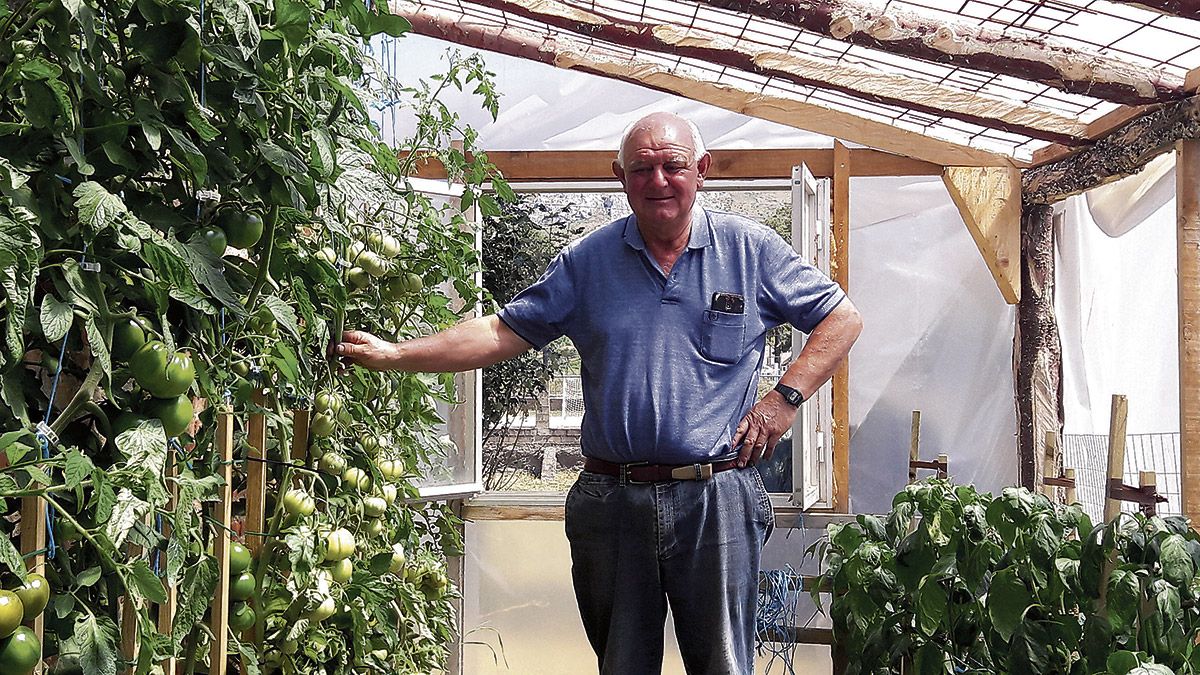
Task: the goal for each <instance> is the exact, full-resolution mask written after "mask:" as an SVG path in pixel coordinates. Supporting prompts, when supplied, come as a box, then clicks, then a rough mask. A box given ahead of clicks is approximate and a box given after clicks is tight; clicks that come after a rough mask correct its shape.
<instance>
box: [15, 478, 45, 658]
mask: <svg viewBox="0 0 1200 675" xmlns="http://www.w3.org/2000/svg"><path fill="white" fill-rule="evenodd" d="M45 550H46V500H44V499H42V498H41V497H22V498H21V553H33V552H34V551H37V552H38V553H36V554H34V555H31V556H29V557H28V558H26V559H25V569H27V570H28V571H30V572H37V573H38V574H41V575H43V576H45V574H46V554H45ZM44 614H45V612H43V613H42V614H38V615H37V616H36V617H34V619H33V621H29V622H27V623H26V624H25V625H27V626H29V628H30V630H32V631H33V634H34V635H35V636H37V639H38V643H39V644H45V641H44V640H43V639H42V638H43V637H44V635H45V624H46V621H45V618H44ZM43 653H45V650H44V649H43ZM44 672H46V666H45V664H44V663H43V662H42V661H41V660H40V659H39V660H38V664H37V666H35V667H34V669H33V673H34V675H41V674H42V673H44Z"/></svg>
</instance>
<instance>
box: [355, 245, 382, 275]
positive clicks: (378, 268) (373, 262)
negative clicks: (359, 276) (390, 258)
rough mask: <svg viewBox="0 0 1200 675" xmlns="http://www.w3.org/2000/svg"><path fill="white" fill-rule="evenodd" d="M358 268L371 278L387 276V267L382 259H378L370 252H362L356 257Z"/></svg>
mask: <svg viewBox="0 0 1200 675" xmlns="http://www.w3.org/2000/svg"><path fill="white" fill-rule="evenodd" d="M358 266H359V267H361V268H363V269H364V270H366V271H367V274H370V275H371V276H373V277H381V276H383V275H385V274H387V273H388V267H389V265H388V264H387V263H386V262H385V261H384V260H383V258H380V257H379V256H377V255H375V253H373V252H371V251H363V252H362V254H361V255H359V256H358Z"/></svg>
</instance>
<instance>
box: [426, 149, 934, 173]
mask: <svg viewBox="0 0 1200 675" xmlns="http://www.w3.org/2000/svg"><path fill="white" fill-rule="evenodd" d="M616 140H617V139H615V138H614V139H613V142H614V143H615V142H616ZM845 152H846V154H847V156H849V157H851V158H853V162H852V163H851V165H850V166H851V167H852V172H851V174H850V175H851V176H854V177H863V176H940V175H941V174H942V167H941V166H940V165H938V164H931V163H929V162H922V161H920V160H916V159H909V158H908V157H901V156H900V155H893V154H890V153H886V152H880V151H879V150H872V149H870V148H849V149H846V150H845ZM486 154H487V158H488V161H490V162H491V163H492V164H494V165H496V168H497V169H499V170H500V173H501V174H503V175H504V179H505V180H506V181H508V182H509V183H529V182H537V183H541V182H555V181H605V182H613V183H614V184H615V183H616V179H615V178H614V177H613V174H612V161H613V159H615V158H616V156H617V150H616V148H613V149H612V150H489V151H488V152H487V153H486ZM709 154H711V155H712V168H711V169H709V172H708V179H709V180H788V179H790V178H791V177H792V167H793V166H796V165H798V164H804V165H806V166H808V168H809V170H810V171H812V174H813V175H814V176H816V177H817V178H830V177H832V176H833V174H834V151H833V149H832V148H797V149H763V150H741V149H730V150H709ZM414 175H415V176H416V177H417V178H431V179H445V178H446V169H445V167H444V166H442V165H441V164H440V163H438V162H437V161H436V160H435V159H433V158H426V160H425V161H422V162H418V163H416V173H415V174H414Z"/></svg>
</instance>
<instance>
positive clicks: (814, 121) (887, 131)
mask: <svg viewBox="0 0 1200 675" xmlns="http://www.w3.org/2000/svg"><path fill="white" fill-rule="evenodd" d="M392 9H393V11H394V12H395V13H396V14H398V15H400V16H403V17H404V18H405V19H407V20H408V21H409V22H410V23H411V24H412V27H413V31H414V32H415V33H417V34H419V35H425V36H428V37H433V38H438V39H441V40H446V41H449V42H454V43H456V44H461V45H466V46H469V47H475V48H477V49H484V50H488V51H494V52H498V53H501V54H507V55H509V56H516V57H519V58H525V59H530V60H533V61H538V62H541V63H547V64H550V65H553V66H556V67H559V68H565V69H570V70H578V71H580V72H586V73H591V74H595V75H601V76H603V77H608V78H612V79H617V80H622V81H625V82H633V83H635V84H638V85H641V86H645V87H650V88H652V89H656V90H659V91H665V92H669V93H673V94H677V95H680V96H684V97H687V98H690V99H692V100H695V101H700V102H702V103H708V104H710V105H714V106H716V107H718V108H724V109H726V110H731V111H733V112H736V113H740V114H743V115H748V116H750V117H757V118H760V119H765V120H768V121H771V122H777V123H779V124H784V125H787V126H791V127H795V128H797V129H804V130H807V131H811V132H814V133H819V134H825V135H827V136H834V137H837V138H843V139H845V140H847V141H850V142H852V143H858V144H861V145H866V146H870V147H873V148H878V149H880V150H885V151H887V152H891V153H895V154H898V155H903V156H905V157H911V158H913V159H920V160H924V161H927V162H932V163H934V164H940V165H942V166H1016V165H1021V166H1023V165H1024V163H1022V162H1018V161H1017V160H1014V159H1013V158H1011V157H1008V156H1005V155H1000V154H996V153H993V152H988V151H986V150H979V149H976V148H971V147H967V146H964V145H958V144H956V143H951V142H949V141H943V140H939V139H935V138H930V137H927V136H923V135H922V134H919V133H916V132H913V131H908V130H905V129H901V128H898V127H895V126H892V125H890V124H885V123H883V122H877V121H874V120H870V119H866V118H863V117H859V116H857V115H853V114H851V113H847V112H842V111H839V110H832V109H830V108H825V107H822V106H819V105H815V104H812V103H806V102H803V101H798V100H795V99H790V98H783V97H779V96H770V95H767V94H759V93H754V92H748V91H745V90H742V89H737V88H735V87H730V86H725V85H719V84H714V83H712V82H707V81H702V80H699V79H697V78H693V77H686V76H683V75H680V74H678V73H675V72H671V71H668V70H667V69H665V68H663V67H661V66H658V65H655V64H651V63H645V62H638V61H632V60H630V59H628V58H625V59H620V58H616V57H612V56H603V55H600V54H598V53H597V51H598V50H596V49H594V48H593V49H591V50H590V51H588V50H585V49H584V48H583V47H582V46H579V45H574V44H572V43H571V42H569V41H567V40H562V39H560V38H557V37H553V36H549V35H545V34H539V33H535V32H532V31H527V30H522V29H518V28H511V27H499V26H494V25H483V24H479V23H473V22H471V21H469V20H463V18H462V17H461V16H460V15H457V14H453V13H448V12H443V11H438V10H433V9H430V8H428V7H417V6H413V5H411V4H408V3H398V4H395V5H393V8H392ZM585 52H586V53H585Z"/></svg>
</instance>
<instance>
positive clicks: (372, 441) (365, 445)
mask: <svg viewBox="0 0 1200 675" xmlns="http://www.w3.org/2000/svg"><path fill="white" fill-rule="evenodd" d="M358 444H359V445H361V446H362V449H363V452H365V453H367V454H368V455H374V454H375V453H377V452H379V440H378V439H377V438H375V437H374V436H372V435H371V434H363V435H362V436H359V437H358Z"/></svg>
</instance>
